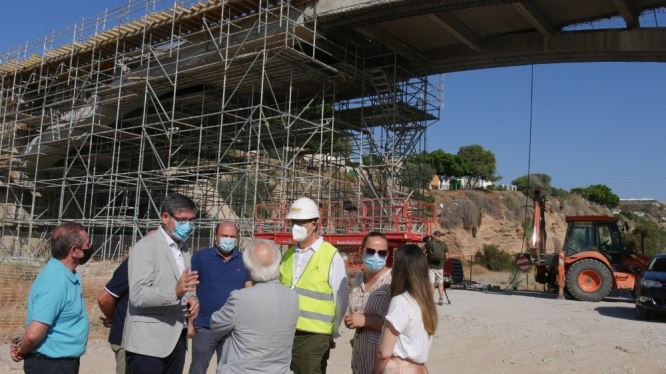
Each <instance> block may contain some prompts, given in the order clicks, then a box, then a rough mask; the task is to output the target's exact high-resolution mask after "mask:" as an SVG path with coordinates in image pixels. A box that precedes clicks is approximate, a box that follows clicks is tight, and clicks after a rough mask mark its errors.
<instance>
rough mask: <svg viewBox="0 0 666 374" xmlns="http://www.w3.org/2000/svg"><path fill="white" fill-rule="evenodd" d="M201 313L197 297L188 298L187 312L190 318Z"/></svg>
mask: <svg viewBox="0 0 666 374" xmlns="http://www.w3.org/2000/svg"><path fill="white" fill-rule="evenodd" d="M198 315H199V300H197V298H196V297H190V298H189V299H187V314H186V316H187V317H188V318H192V319H194V318H197V316H198Z"/></svg>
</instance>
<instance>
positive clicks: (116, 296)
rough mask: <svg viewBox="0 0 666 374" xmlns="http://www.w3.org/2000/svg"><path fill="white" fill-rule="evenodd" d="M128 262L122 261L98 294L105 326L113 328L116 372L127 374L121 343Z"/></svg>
mask: <svg viewBox="0 0 666 374" xmlns="http://www.w3.org/2000/svg"><path fill="white" fill-rule="evenodd" d="M127 262H128V261H127V259H125V260H124V261H123V262H122V263H120V265H119V266H118V268H117V269H116V270H115V271H114V272H113V276H112V277H111V280H109V283H107V284H106V287H104V289H103V290H102V292H100V293H99V296H97V304H98V305H99V309H100V310H101V311H102V313H104V317H102V320H103V321H104V326H106V327H110V328H111V329H110V330H109V344H111V349H112V350H113V353H114V354H115V356H116V374H125V349H124V348H123V347H122V346H121V344H122V341H123V328H124V326H125V316H126V315H127V303H128V301H129V280H128V278H127Z"/></svg>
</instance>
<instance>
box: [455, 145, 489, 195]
mask: <svg viewBox="0 0 666 374" xmlns="http://www.w3.org/2000/svg"><path fill="white" fill-rule="evenodd" d="M457 156H458V159H459V160H460V163H461V164H462V166H463V171H464V173H463V174H464V175H466V176H468V177H469V179H470V182H469V186H468V187H470V188H474V187H476V185H477V184H478V183H479V181H480V180H482V179H484V180H488V181H495V180H497V176H495V171H496V167H497V165H496V160H495V154H494V153H493V152H492V151H489V150H486V149H484V148H483V147H482V146H480V145H478V144H472V145H468V146H463V147H460V149H458V155H457Z"/></svg>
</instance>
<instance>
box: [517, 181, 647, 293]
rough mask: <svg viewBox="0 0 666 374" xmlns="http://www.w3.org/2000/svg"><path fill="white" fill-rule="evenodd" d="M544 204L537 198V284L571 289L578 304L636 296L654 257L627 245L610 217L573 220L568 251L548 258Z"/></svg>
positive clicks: (533, 244)
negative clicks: (619, 292) (617, 293)
mask: <svg viewBox="0 0 666 374" xmlns="http://www.w3.org/2000/svg"><path fill="white" fill-rule="evenodd" d="M544 205H545V199H544V198H543V197H541V196H540V194H539V193H538V191H537V192H536V196H535V198H534V225H533V232H532V236H531V239H530V243H529V247H530V257H531V260H532V262H533V263H534V264H535V265H536V274H535V278H536V281H537V282H538V283H542V284H546V285H548V286H549V287H551V288H556V287H558V288H560V290H561V291H560V295H562V290H563V289H564V288H566V290H567V292H568V293H569V294H570V295H571V296H572V297H573V298H575V299H577V300H583V301H599V300H601V299H603V298H604V297H606V296H608V294H609V293H610V292H611V290H614V289H626V290H631V291H632V293H633V291H634V288H635V286H636V280H637V279H638V278H640V276H641V274H642V273H643V272H644V271H645V269H646V268H647V263H648V260H649V258H647V257H645V256H642V255H639V254H636V253H634V252H633V251H631V250H629V249H628V248H627V247H626V246H625V245H624V240H623V235H622V232H621V231H620V229H619V227H618V224H617V223H618V219H617V218H615V217H608V216H568V217H566V221H567V224H568V227H567V233H566V237H565V239H564V246H563V248H562V249H561V250H560V251H559V253H545V248H546V245H545V242H546V234H545V220H544Z"/></svg>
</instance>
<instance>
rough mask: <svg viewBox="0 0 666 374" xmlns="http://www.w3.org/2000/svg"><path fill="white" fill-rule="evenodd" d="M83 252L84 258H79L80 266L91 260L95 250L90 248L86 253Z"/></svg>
mask: <svg viewBox="0 0 666 374" xmlns="http://www.w3.org/2000/svg"><path fill="white" fill-rule="evenodd" d="M81 251H83V257H81V258H79V265H83V264H85V263H86V262H88V260H90V258H91V257H92V255H93V249H92V248H90V249H88V250H86V251H84V250H81Z"/></svg>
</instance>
